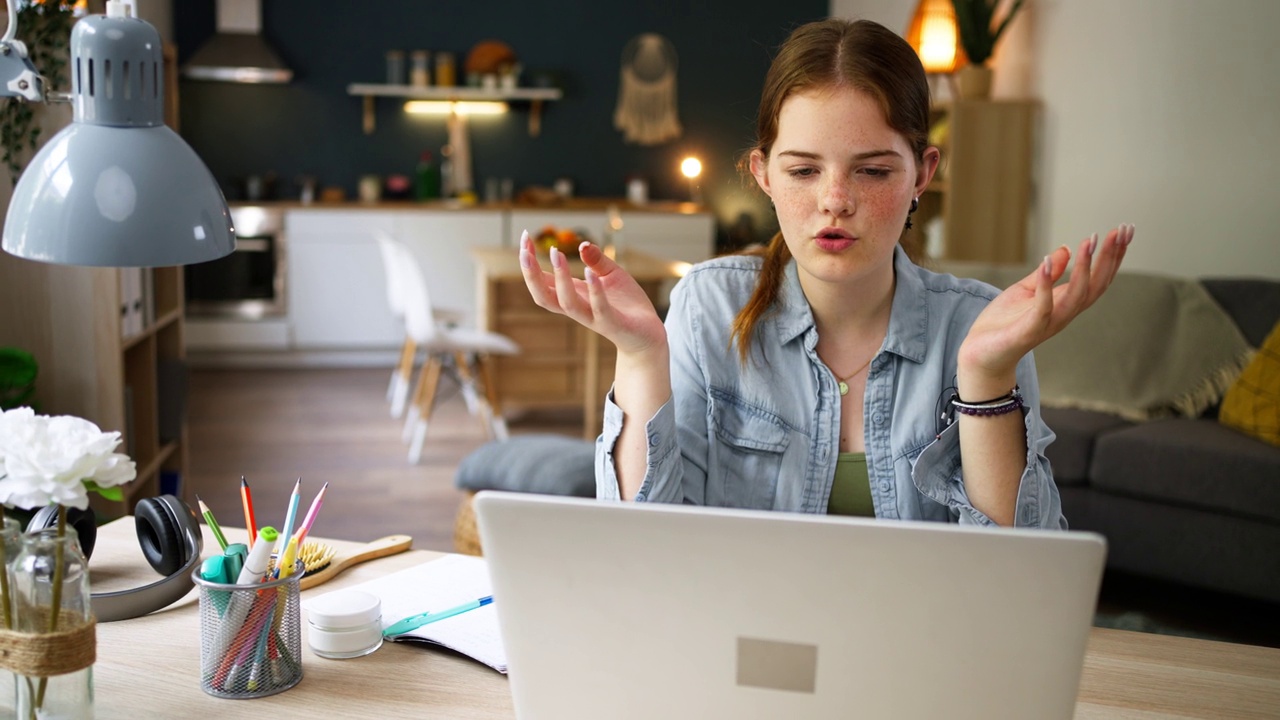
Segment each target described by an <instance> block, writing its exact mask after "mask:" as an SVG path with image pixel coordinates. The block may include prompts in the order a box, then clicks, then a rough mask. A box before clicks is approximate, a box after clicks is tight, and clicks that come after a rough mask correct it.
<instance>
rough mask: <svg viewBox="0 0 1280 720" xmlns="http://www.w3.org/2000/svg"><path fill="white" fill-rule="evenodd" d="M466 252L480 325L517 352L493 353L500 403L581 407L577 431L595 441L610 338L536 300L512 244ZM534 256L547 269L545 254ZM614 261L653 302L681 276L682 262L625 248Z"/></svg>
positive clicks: (609, 378)
mask: <svg viewBox="0 0 1280 720" xmlns="http://www.w3.org/2000/svg"><path fill="white" fill-rule="evenodd" d="M471 255H472V257H474V258H475V261H476V272H477V276H476V288H477V289H478V293H479V297H478V298H477V308H478V317H479V323H480V325H481V327H482V328H483V329H485V330H489V331H492V332H497V333H502V334H503V335H506V336H508V337H510V338H511V339H512V340H514V341H515V342H516V343H517V344H519V345H520V349H521V353H520V354H519V355H517V356H514V357H505V356H504V357H497V358H495V360H496V363H495V364H496V367H497V371H496V372H495V373H494V374H495V375H496V378H495V382H496V384H497V389H498V397H499V399H500V402H501V403H502V407H503V408H504V409H505V408H508V407H520V408H546V407H581V408H582V414H583V430H582V435H583V437H584V438H586V439H588V440H594V439H595V437H596V436H597V435H599V434H600V430H601V422H602V420H601V412H602V410H603V407H604V394H605V392H607V391H608V388H609V385H611V384H612V383H613V359H614V350H613V345H612V344H611V343H609V342H608V341H605V340H603V339H601V337H600V336H599V335H597V334H596V333H594V332H591V331H589V330H587V329H586V328H584V327H582V326H581V325H579V324H578V323H577V322H575V321H573V320H570V319H569V318H567V317H564V316H563V315H557V314H555V313H552V312H549V311H547V310H544V309H543V308H540V307H538V306H537V305H536V304H534V302H533V298H531V297H530V296H529V289H528V288H527V287H525V284H524V276H523V275H522V274H521V272H520V258H519V254H518V253H517V251H516V250H514V249H511V248H487V247H486V248H472V250H471ZM540 260H541V262H542V267H543V269H544V270H549V269H550V262H549V260H548V259H547V258H546V257H541V258H540ZM619 262H620V263H621V264H622V266H623V267H624V268H625V269H626V270H627V272H629V273H631V275H632V277H634V278H635V279H636V281H637V282H638V283H640V286H641V287H643V288H644V289H645V291H646V292H647V293H648V294H649V297H650V299H652V300H653V301H654V304H655V305H662V304H665V302H666V298H665V297H664V292H665V291H666V290H667V289H669V288H667V284H668V283H669V282H670V281H673V280H675V279H676V278H678V277H680V275H681V267H682V266H683V264H682V263H678V262H673V261H669V260H663V259H661V258H657V257H654V256H652V255H649V254H647V253H644V252H641V251H639V250H633V249H630V248H626V249H624V250H623V252H622V256H621V259H620V260H619ZM569 267H570V272H572V274H573V276H574V277H576V278H581V277H582V271H583V265H582V263H581V262H580V261H578V260H577V259H573V260H570V262H569Z"/></svg>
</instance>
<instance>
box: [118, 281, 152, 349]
mask: <svg viewBox="0 0 1280 720" xmlns="http://www.w3.org/2000/svg"><path fill="white" fill-rule="evenodd" d="M142 274H143V269H142V268H121V269H120V304H121V309H120V336H121V337H124V338H130V337H133V336H134V335H137V334H138V333H140V332H142V331H143V330H144V329H145V327H146V326H145V325H144V323H143V318H142V312H143V310H142V306H143V303H142V282H143V280H142Z"/></svg>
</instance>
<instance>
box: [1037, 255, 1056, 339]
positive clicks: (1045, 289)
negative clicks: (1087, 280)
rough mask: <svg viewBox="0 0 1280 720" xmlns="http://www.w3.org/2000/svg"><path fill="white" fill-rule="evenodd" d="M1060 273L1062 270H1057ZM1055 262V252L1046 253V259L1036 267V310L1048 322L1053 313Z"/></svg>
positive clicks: (1041, 318) (1043, 320) (1042, 319)
mask: <svg viewBox="0 0 1280 720" xmlns="http://www.w3.org/2000/svg"><path fill="white" fill-rule="evenodd" d="M1057 272H1058V274H1059V275H1060V274H1061V273H1062V271H1061V270H1058V271H1057ZM1054 278H1055V276H1054V262H1053V254H1049V255H1045V256H1044V261H1043V262H1041V263H1040V266H1039V267H1038V268H1036V295H1035V303H1036V312H1037V314H1038V315H1039V317H1040V322H1042V323H1043V322H1047V321H1048V319H1049V317H1050V316H1052V315H1053V281H1054Z"/></svg>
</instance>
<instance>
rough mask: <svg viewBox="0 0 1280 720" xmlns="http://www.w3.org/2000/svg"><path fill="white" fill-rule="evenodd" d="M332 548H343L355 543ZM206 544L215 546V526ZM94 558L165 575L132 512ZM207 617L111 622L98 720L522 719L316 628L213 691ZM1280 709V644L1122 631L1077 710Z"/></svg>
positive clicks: (1232, 713)
mask: <svg viewBox="0 0 1280 720" xmlns="http://www.w3.org/2000/svg"><path fill="white" fill-rule="evenodd" d="M206 530H207V529H206ZM224 530H225V532H226V535H227V537H228V540H229V541H230V542H238V541H240V542H242V541H243V540H244V537H245V533H244V531H243V530H238V529H236V528H224ZM388 530H389V531H390V530H394V528H389V529H388ZM326 542H330V541H326ZM331 544H332V545H334V546H335V547H337V548H338V549H339V552H340V553H341V552H342V551H343V550H346V549H349V548H353V547H358V544H357V543H348V542H331ZM205 547H206V548H216V547H217V545H216V543H214V541H213V539H212V538H211V537H210V536H209V534H208V532H207V531H206V533H205ZM208 554H209V553H208V552H206V555H208ZM438 557H440V554H439V553H433V552H427V551H420V550H414V551H410V552H407V553H402V554H400V555H394V556H392V557H389V558H383V559H381V560H374V561H371V562H368V563H365V564H363V565H357V566H355V567H353V568H351V569H349V570H347V571H346V572H344V573H343V574H341V575H339V576H338V577H337V578H336V579H334V580H332V581H330V582H328V583H326V584H324V585H320V586H318V587H316V588H312V589H311V590H307V591H304V593H303V600H304V601H305V600H306V598H308V597H313V596H315V595H320V594H323V593H326V592H329V591H331V590H336V589H338V588H340V587H345V586H349V585H354V584H357V583H360V582H363V581H365V580H369V579H372V578H375V577H378V576H380V575H382V574H385V573H389V572H394V571H396V570H401V569H404V568H406V567H411V566H413V565H416V564H418V563H422V562H426V561H429V560H432V559H435V558H438ZM90 567H91V568H92V571H93V576H92V582H93V583H94V586H95V587H96V588H98V589H100V590H112V589H120V588H124V587H133V586H136V585H139V584H142V582H143V581H149V580H151V579H154V578H155V577H156V576H155V573H154V572H153V571H152V570H151V568H150V567H149V566H148V565H147V563H146V561H145V560H144V559H143V558H142V553H141V551H140V550H139V549H138V545H137V541H136V538H135V536H134V525H133V521H132V519H131V518H125V519H123V520H119V521H117V522H114V523H110V524H108V525H106V526H104V527H102V528H101V529H100V530H99V535H98V545H97V549H96V550H95V551H94V557H93V560H92V561H91V562H90ZM199 624H200V618H199V608H198V602H197V599H196V594H195V593H194V592H193V593H191V594H190V595H188V596H187V597H186V598H184V599H183V600H182V601H180V602H179V603H177V604H175V605H174V606H172V607H170V608H167V609H165V610H162V611H159V612H156V613H153V614H151V615H148V616H146V617H143V618H137V619H134V620H125V621H122V622H115V623H103V624H100V625H99V626H98V662H97V664H96V665H95V666H94V689H95V693H96V705H95V711H96V717H97V718H99V719H100V720H102V719H107V720H109V719H111V718H125V719H127V720H141V719H143V718H153V717H158V718H204V717H226V718H231V717H270V718H307V719H308V720H310V719H312V718H328V717H337V718H386V717H406V718H408V717H432V718H436V717H438V718H505V719H509V718H512V717H514V710H513V708H512V704H511V697H510V695H509V690H508V686H507V679H506V677H505V676H503V675H500V674H498V673H496V672H494V671H493V670H491V669H490V668H488V667H486V666H484V665H481V664H480V663H478V662H475V661H473V660H470V659H468V658H464V657H461V656H458V655H455V654H452V653H450V652H448V651H444V650H432V649H424V648H422V647H416V646H412V647H411V646H407V645H404V644H397V643H387V644H385V645H383V647H382V648H381V649H380V650H378V651H377V652H375V653H373V654H372V655H368V656H365V657H362V658H355V659H352V660H327V659H324V658H320V657H317V656H315V655H313V654H312V653H311V651H310V650H309V649H305V646H306V632H307V628H306V626H305V624H304V625H303V629H302V632H303V645H304V650H303V678H302V682H300V683H299V684H298V685H297V686H295V687H293V688H292V689H290V690H287V691H285V692H283V693H280V694H278V695H273V696H270V697H266V698H261V699H258V700H223V699H218V698H214V697H211V696H209V695H206V694H205V693H204V692H203V691H201V690H200V631H199ZM12 692H13V683H12V682H8V681H7V680H6V681H2V682H0V708H4V707H7V708H10V709H11V708H12V707H13V699H12ZM1278 714H1280V650H1277V649H1272V648H1263V647H1254V646H1248V645H1234V644H1229V643H1219V642H1209V641H1205V640H1191V639H1187V638H1178V637H1168V636H1162V635H1149V634H1143V633H1134V632H1127V631H1122V630H1104V629H1094V631H1093V633H1092V635H1091V637H1090V641H1089V650H1088V655H1087V657H1086V659H1085V665H1084V674H1083V677H1082V679H1081V683H1080V695H1079V703H1078V704H1077V706H1076V715H1075V716H1076V718H1078V719H1080V720H1085V719H1089V720H1092V719H1093V718H1139V717H1141V718H1156V717H1160V718H1168V717H1193V718H1227V717H1230V718H1276V717H1277V716H1278Z"/></svg>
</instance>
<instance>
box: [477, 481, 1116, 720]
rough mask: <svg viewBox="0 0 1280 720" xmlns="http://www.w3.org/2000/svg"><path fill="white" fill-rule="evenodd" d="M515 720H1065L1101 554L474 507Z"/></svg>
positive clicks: (874, 531)
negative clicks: (514, 710) (489, 576)
mask: <svg viewBox="0 0 1280 720" xmlns="http://www.w3.org/2000/svg"><path fill="white" fill-rule="evenodd" d="M475 510H476V517H477V522H478V525H479V530H480V538H481V541H482V543H483V547H484V553H485V557H486V559H487V560H488V563H489V572H490V575H491V576H492V580H493V593H494V607H495V608H496V609H497V612H498V618H499V623H500V625H501V632H502V639H503V643H504V645H505V647H506V652H507V658H508V663H509V668H510V678H511V692H512V695H513V699H514V702H515V708H516V714H517V716H518V717H520V718H555V719H556V720H572V719H574V718H591V719H592V720H595V719H597V718H644V719H645V720H650V719H652V718H664V719H665V718H699V719H701V718H733V719H734V720H739V719H741V718H806V719H808V718H854V717H860V718H862V717H865V718H943V717H945V718H982V719H983V720H987V719H989V718H1044V719H1053V718H1063V719H1066V718H1071V717H1072V715H1073V711H1074V707H1075V701H1076V694H1077V691H1078V686H1079V681H1080V673H1081V668H1082V666H1083V661H1084V652H1085V645H1086V642H1087V640H1088V636H1089V629H1090V627H1091V624H1092V618H1093V612H1094V607H1095V604H1096V601H1097V596H1098V586H1099V583H1100V581H1101V576H1102V569H1103V561H1104V559H1105V556H1106V544H1105V541H1104V540H1103V538H1102V537H1101V536H1098V535H1095V534H1091V533H1082V532H1061V531H1039V530H1011V529H980V528H971V527H959V526H954V525H946V524H942V523H924V522H902V521H897V522H895V521H883V520H881V521H876V520H870V519H856V518H832V517H826V516H810V515H798V514H792V513H778V512H760V511H748V510H729V509H723V508H695V507H690V506H671V505H651V504H636V503H614V502H601V501H595V500H587V499H581V498H565V497H557V496H547V495H531V494H515V493H501V492H492V491H490V492H481V493H479V494H478V495H477V496H476V498H475Z"/></svg>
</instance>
